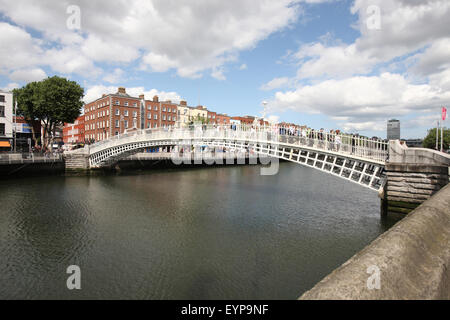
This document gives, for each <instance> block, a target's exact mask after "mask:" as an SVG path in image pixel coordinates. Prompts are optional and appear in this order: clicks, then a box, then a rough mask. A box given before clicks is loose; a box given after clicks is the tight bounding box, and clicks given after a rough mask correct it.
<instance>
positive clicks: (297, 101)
mask: <svg viewBox="0 0 450 320" xmlns="http://www.w3.org/2000/svg"><path fill="white" fill-rule="evenodd" d="M449 101H450V92H449V91H447V92H441V91H440V90H439V89H437V88H433V87H432V86H430V85H428V84H421V85H418V84H413V83H410V82H409V81H408V80H407V79H406V78H405V77H404V76H402V75H398V74H392V73H383V74H381V75H379V76H370V77H368V76H357V77H351V78H347V79H342V80H326V81H323V82H319V83H317V84H314V85H307V86H303V87H299V88H298V89H296V90H293V91H286V92H277V93H276V94H275V98H274V99H273V100H272V101H271V102H270V103H269V108H270V111H271V112H277V111H278V112H279V111H286V110H294V111H298V112H307V113H321V114H325V115H328V116H330V117H333V118H334V119H335V120H338V121H339V120H340V123H341V125H342V126H343V127H344V128H346V129H350V128H352V129H355V130H363V129H364V130H366V129H372V130H381V129H382V128H384V126H385V125H384V124H385V121H386V119H387V118H389V117H398V116H404V115H408V114H410V113H412V112H422V111H424V110H430V109H437V108H439V106H441V105H444V104H446V103H448V102H449Z"/></svg>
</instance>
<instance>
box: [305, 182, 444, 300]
mask: <svg viewBox="0 0 450 320" xmlns="http://www.w3.org/2000/svg"><path fill="white" fill-rule="evenodd" d="M300 299H301V300H316V299H319V300H336V299H337V300H341V299H351V300H354V299H369V300H374V299H376V300H378V299H400V300H403V299H408V300H409V299H413V300H414V299H450V185H447V186H446V187H444V188H443V189H441V190H440V191H439V192H437V193H436V194H434V195H433V196H432V197H431V198H430V199H428V200H426V201H425V202H423V203H422V204H421V205H420V206H419V207H417V208H416V209H415V210H413V211H412V212H411V213H410V214H409V215H408V216H406V217H405V218H404V219H402V220H401V221H400V222H398V223H397V224H396V225H395V226H394V227H392V228H391V229H390V230H388V231H387V232H385V233H384V234H382V235H381V236H380V237H378V238H377V239H376V240H375V241H373V242H372V243H371V244H370V245H369V246H367V247H366V248H365V249H363V250H362V251H361V252H359V253H357V254H356V255H355V256H353V257H352V258H351V259H350V260H348V261H347V262H345V263H344V264H343V265H342V266H340V267H339V268H338V269H336V270H335V271H333V272H332V273H331V274H330V275H328V276H327V277H325V278H324V279H323V280H322V281H320V282H319V283H318V284H317V285H316V286H314V288H312V289H311V290H309V291H307V292H306V293H304V294H303V295H302V296H301V297H300Z"/></svg>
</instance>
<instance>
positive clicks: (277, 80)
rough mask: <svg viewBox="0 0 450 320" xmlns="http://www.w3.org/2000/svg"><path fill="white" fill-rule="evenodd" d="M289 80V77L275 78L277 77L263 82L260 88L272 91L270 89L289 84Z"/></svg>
mask: <svg viewBox="0 0 450 320" xmlns="http://www.w3.org/2000/svg"><path fill="white" fill-rule="evenodd" d="M289 81H290V80H289V78H287V77H283V78H275V79H273V80H271V81H269V82H268V83H266V84H263V85H262V86H261V87H260V89H261V90H266V91H270V90H273V89H277V88H280V87H283V86H285V85H287V84H288V83H289Z"/></svg>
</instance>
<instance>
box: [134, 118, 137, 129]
mask: <svg viewBox="0 0 450 320" xmlns="http://www.w3.org/2000/svg"><path fill="white" fill-rule="evenodd" d="M133 128H137V119H133Z"/></svg>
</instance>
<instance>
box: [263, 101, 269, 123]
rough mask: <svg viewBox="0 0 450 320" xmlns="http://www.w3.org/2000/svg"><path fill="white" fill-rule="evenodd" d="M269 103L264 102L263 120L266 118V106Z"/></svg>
mask: <svg viewBox="0 0 450 320" xmlns="http://www.w3.org/2000/svg"><path fill="white" fill-rule="evenodd" d="M267 103H268V102H267V101H265V100H264V101H263V102H262V105H263V120H264V119H265V118H266V106H267Z"/></svg>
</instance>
